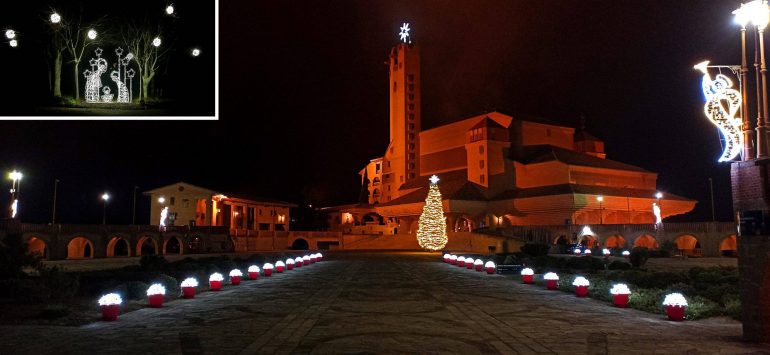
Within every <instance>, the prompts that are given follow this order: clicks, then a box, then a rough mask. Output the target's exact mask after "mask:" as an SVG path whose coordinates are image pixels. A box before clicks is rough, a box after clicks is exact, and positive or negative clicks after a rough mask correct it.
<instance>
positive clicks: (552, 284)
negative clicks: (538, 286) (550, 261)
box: [545, 280, 559, 290]
mask: <svg viewBox="0 0 770 355" xmlns="http://www.w3.org/2000/svg"><path fill="white" fill-rule="evenodd" d="M545 287H546V288H547V289H549V290H555V289H557V288H558V287H559V280H545Z"/></svg>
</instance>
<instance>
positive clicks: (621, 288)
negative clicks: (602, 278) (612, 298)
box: [610, 284, 631, 295]
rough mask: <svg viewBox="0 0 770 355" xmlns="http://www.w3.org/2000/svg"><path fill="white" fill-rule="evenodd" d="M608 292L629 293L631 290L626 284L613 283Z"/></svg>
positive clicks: (616, 293) (614, 293)
mask: <svg viewBox="0 0 770 355" xmlns="http://www.w3.org/2000/svg"><path fill="white" fill-rule="evenodd" d="M610 293H611V294H613V295H630V294H631V290H630V289H629V288H628V285H626V284H614V285H612V288H611V289H610Z"/></svg>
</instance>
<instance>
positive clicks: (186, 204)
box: [182, 199, 190, 207]
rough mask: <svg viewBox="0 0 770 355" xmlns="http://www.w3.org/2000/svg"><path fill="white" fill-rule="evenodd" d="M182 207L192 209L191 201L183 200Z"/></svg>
mask: <svg viewBox="0 0 770 355" xmlns="http://www.w3.org/2000/svg"><path fill="white" fill-rule="evenodd" d="M182 207H190V200H188V199H184V200H182Z"/></svg>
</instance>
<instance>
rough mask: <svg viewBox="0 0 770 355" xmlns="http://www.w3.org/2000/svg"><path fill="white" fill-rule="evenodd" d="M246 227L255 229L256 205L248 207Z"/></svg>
mask: <svg viewBox="0 0 770 355" xmlns="http://www.w3.org/2000/svg"><path fill="white" fill-rule="evenodd" d="M246 229H254V207H247V208H246Z"/></svg>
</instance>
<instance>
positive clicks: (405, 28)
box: [398, 22, 412, 43]
mask: <svg viewBox="0 0 770 355" xmlns="http://www.w3.org/2000/svg"><path fill="white" fill-rule="evenodd" d="M409 30H411V29H410V28H409V24H408V23H406V22H404V24H403V25H402V26H401V32H399V33H398V35H399V37H400V38H401V41H402V42H404V43H412V39H411V38H409Z"/></svg>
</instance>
